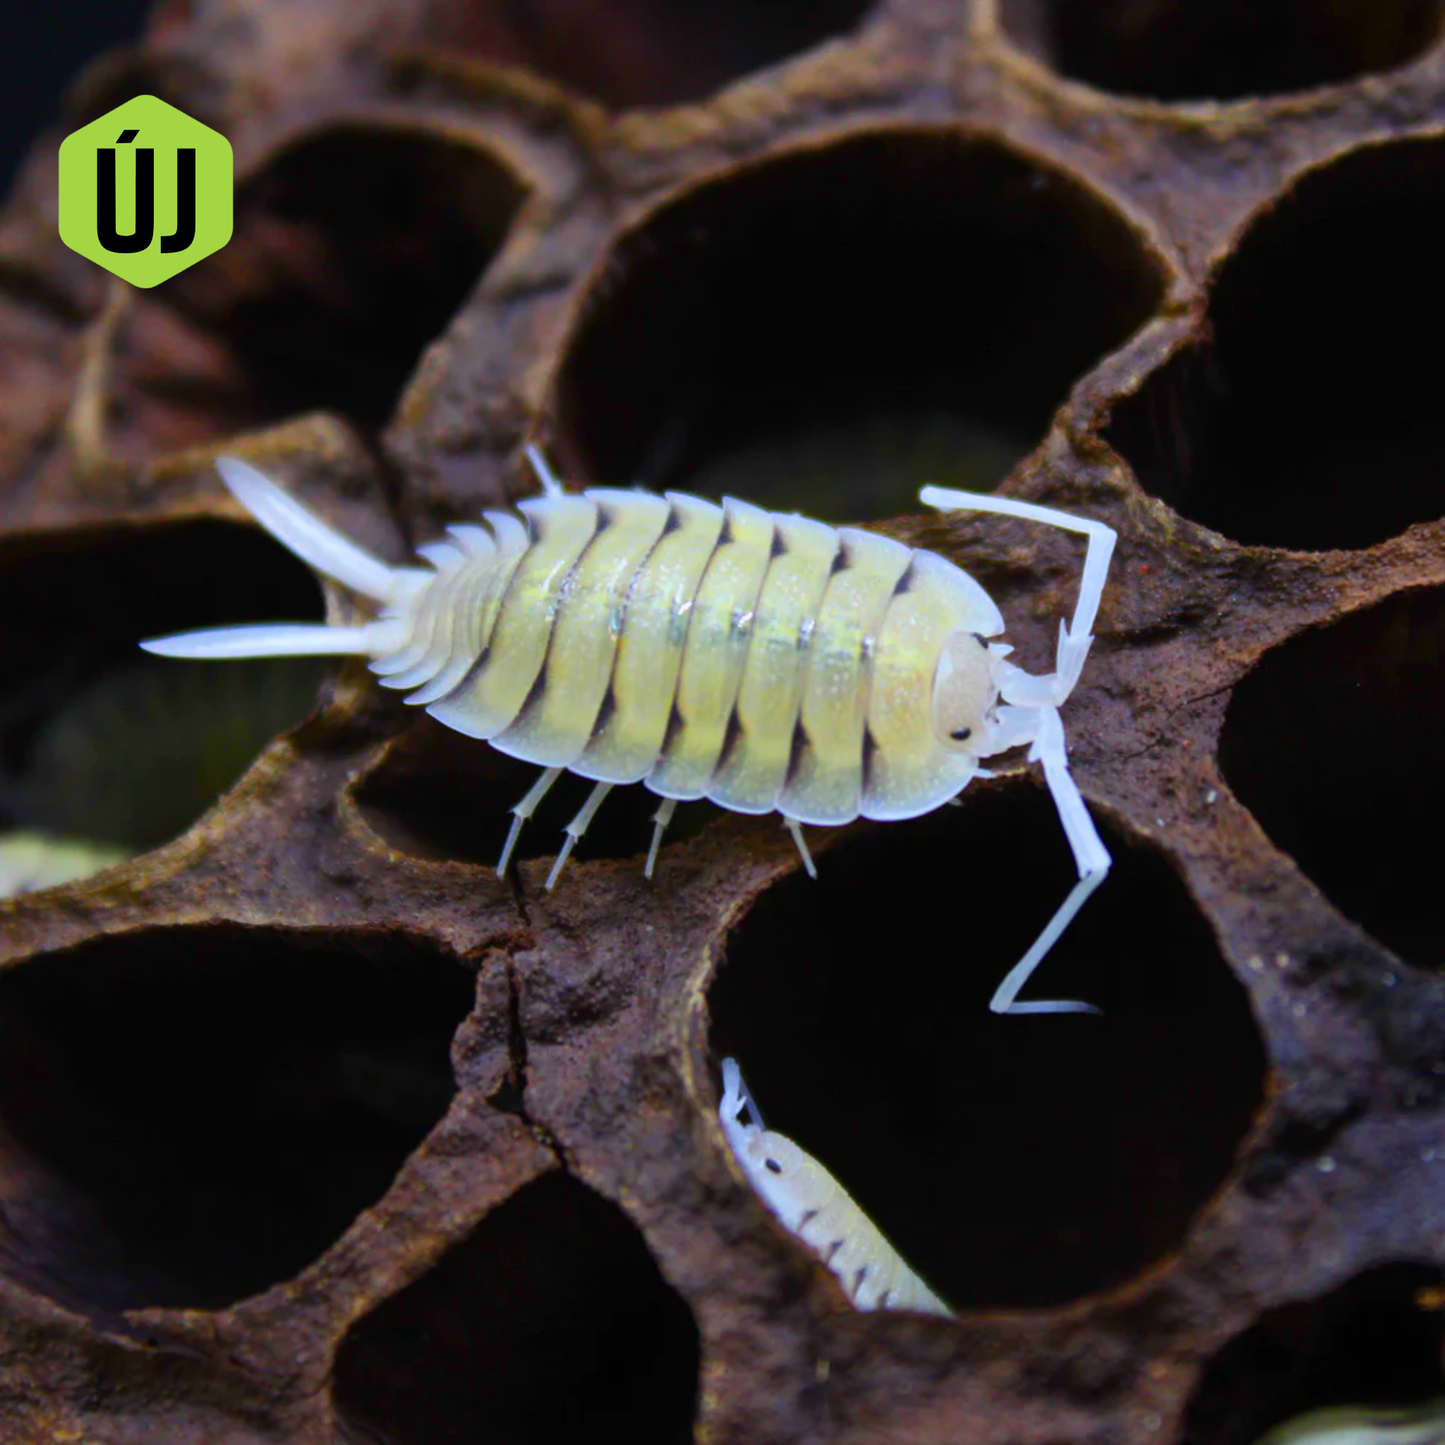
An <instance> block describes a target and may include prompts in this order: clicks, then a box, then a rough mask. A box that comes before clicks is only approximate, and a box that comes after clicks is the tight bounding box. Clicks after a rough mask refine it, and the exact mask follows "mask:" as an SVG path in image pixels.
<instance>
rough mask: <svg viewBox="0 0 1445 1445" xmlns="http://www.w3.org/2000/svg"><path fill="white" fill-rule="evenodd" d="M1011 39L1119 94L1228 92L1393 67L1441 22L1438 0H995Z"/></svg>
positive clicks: (1204, 96) (1218, 96) (1184, 96)
mask: <svg viewBox="0 0 1445 1445" xmlns="http://www.w3.org/2000/svg"><path fill="white" fill-rule="evenodd" d="M1002 14H1003V24H1004V28H1005V30H1006V31H1007V32H1008V34H1009V36H1010V38H1011V39H1012V40H1013V41H1014V43H1015V44H1016V45H1018V46H1019V47H1020V48H1022V49H1024V50H1027V51H1029V52H1030V53H1031V54H1033V55H1034V56H1036V57H1037V58H1038V59H1039V60H1041V61H1043V62H1044V64H1046V65H1049V66H1051V67H1052V68H1053V69H1054V70H1057V71H1058V72H1059V73H1060V74H1061V75H1066V76H1069V77H1070V78H1071V79H1074V80H1082V81H1086V82H1087V83H1088V84H1090V85H1096V86H1098V87H1099V88H1100V89H1101V90H1111V91H1114V92H1116V93H1118V94H1120V95H1139V96H1149V97H1151V98H1153V99H1156V100H1231V99H1234V98H1236V97H1238V96H1247V95H1268V94H1270V93H1272V92H1278V91H1291V90H1304V89H1307V88H1308V87H1310V86H1316V85H1330V84H1333V83H1335V82H1337V81H1343V80H1350V79H1352V78H1353V77H1355V76H1357V75H1370V74H1374V73H1375V72H1377V71H1382V70H1392V69H1394V68H1395V67H1396V66H1400V65H1404V64H1406V63H1407V62H1409V61H1411V60H1413V59H1414V58H1415V57H1416V56H1417V55H1419V54H1421V53H1422V52H1423V51H1424V50H1426V49H1427V48H1428V47H1429V45H1430V44H1431V42H1432V41H1433V40H1434V39H1435V37H1436V36H1437V35H1438V33H1439V30H1440V14H1441V6H1440V0H1002Z"/></svg>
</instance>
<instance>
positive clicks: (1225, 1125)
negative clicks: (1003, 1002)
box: [709, 788, 1265, 1309]
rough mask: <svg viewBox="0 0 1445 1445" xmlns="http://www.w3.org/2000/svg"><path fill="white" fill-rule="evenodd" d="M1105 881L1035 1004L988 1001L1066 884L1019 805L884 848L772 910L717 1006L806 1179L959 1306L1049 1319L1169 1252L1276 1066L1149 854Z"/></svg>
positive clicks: (757, 924)
mask: <svg viewBox="0 0 1445 1445" xmlns="http://www.w3.org/2000/svg"><path fill="white" fill-rule="evenodd" d="M1105 837H1106V840H1107V841H1108V842H1109V846H1110V847H1111V848H1112V849H1113V851H1114V854H1115V867H1114V871H1113V873H1112V874H1111V875H1110V876H1109V878H1108V879H1107V880H1106V881H1105V883H1104V884H1103V886H1102V887H1101V888H1100V889H1099V891H1098V893H1096V894H1095V896H1094V897H1093V899H1091V900H1090V902H1089V903H1088V905H1087V906H1086V907H1085V908H1084V910H1083V912H1082V913H1081V914H1080V916H1079V918H1078V920H1077V921H1076V922H1075V923H1074V925H1073V926H1072V927H1071V928H1070V930H1069V931H1068V933H1066V934H1065V936H1064V938H1063V940H1062V941H1061V942H1060V943H1059V944H1058V945H1057V946H1056V947H1055V948H1054V950H1053V951H1052V953H1051V954H1050V955H1049V957H1048V958H1047V959H1045V961H1044V963H1043V964H1042V966H1041V967H1040V969H1039V972H1038V974H1037V976H1036V981H1035V982H1034V983H1033V984H1032V985H1031V987H1030V988H1029V989H1027V990H1026V991H1025V997H1034V998H1040V997H1048V998H1082V999H1086V1000H1088V1001H1089V1002H1091V1003H1094V1004H1096V1005H1098V1006H1099V1007H1100V1008H1102V1009H1103V1010H1104V1016H1103V1017H1102V1018H1097V1017H1089V1016H1081V1015H1067V1016H1059V1015H1055V1016H1027V1017H1001V1016H999V1015H996V1014H992V1013H990V1012H989V1009H988V1001H989V998H990V997H991V995H992V994H993V991H994V989H995V988H996V987H997V985H998V982H999V980H1000V979H1001V978H1002V977H1003V975H1004V973H1005V972H1006V971H1007V970H1008V969H1009V968H1010V967H1011V966H1012V965H1013V964H1014V963H1015V962H1016V961H1017V959H1018V958H1019V957H1020V956H1021V955H1022V953H1023V951H1024V949H1025V948H1026V947H1027V946H1028V944H1029V942H1030V941H1031V940H1032V938H1033V937H1034V935H1035V934H1036V933H1037V931H1038V929H1039V928H1040V927H1041V926H1042V924H1043V922H1044V920H1045V919H1046V918H1047V917H1048V915H1049V913H1050V912H1051V911H1052V910H1053V909H1054V908H1055V907H1056V905H1057V904H1058V903H1059V901H1060V900H1061V899H1062V898H1063V896H1064V893H1065V891H1066V889H1067V888H1068V886H1069V884H1070V882H1071V881H1072V877H1071V874H1072V870H1071V868H1070V864H1069V855H1068V849H1067V847H1066V845H1065V843H1064V841H1063V838H1062V837H1061V836H1060V833H1059V827H1058V823H1057V820H1056V819H1055V816H1054V812H1053V808H1052V806H1051V805H1050V804H1049V803H1048V801H1047V799H1046V797H1045V796H1043V795H1042V794H1038V793H1034V792H1032V791H1027V790H1024V789H1021V788H1015V789H1011V790H1009V791H1008V792H1006V793H1003V794H995V795H991V796H984V795H978V796H975V797H972V798H967V801H966V804H965V807H964V808H963V809H962V810H960V811H958V812H954V811H952V810H950V809H944V810H942V811H941V812H940V813H936V814H933V815H931V816H930V817H928V818H926V819H922V820H919V821H917V822H912V823H905V824H892V825H884V826H881V827H877V828H875V829H873V830H871V831H870V832H868V833H867V834H865V835H863V836H862V837H860V838H858V839H857V840H856V841H853V842H850V843H848V844H846V845H844V846H841V847H839V848H836V849H834V850H832V851H831V852H829V853H828V854H827V855H826V856H824V857H822V858H820V859H819V871H820V878H819V881H818V882H816V883H814V882H811V881H810V880H809V879H807V878H806V877H804V876H802V875H801V874H800V875H795V876H793V877H791V878H789V879H788V880H786V881H785V882H783V883H781V884H779V885H778V886H777V887H775V888H773V889H772V890H771V891H770V892H768V893H767V894H765V895H764V896H763V897H762V898H761V899H760V900H759V901H758V903H757V904H756V905H755V906H754V907H753V909H752V910H751V911H750V912H749V914H748V915H747V917H746V919H745V920H744V921H743V923H742V924H741V926H740V927H738V929H737V930H736V931H735V932H734V933H733V935H732V937H731V939H730V940H729V943H728V948H727V960H726V962H725V964H724V965H723V967H722V969H721V972H720V974H719V976H718V979H717V981H716V983H715V984H714V985H713V987H712V989H711V992H710V995H709V1003H710V1007H711V1011H712V1019H713V1027H712V1045H713V1049H714V1052H715V1053H716V1054H717V1056H718V1057H723V1056H727V1055H732V1056H735V1057H736V1058H737V1059H738V1061H739V1063H740V1064H741V1066H742V1070H743V1077H744V1078H745V1079H746V1080H747V1082H748V1084H749V1087H750V1088H751V1089H752V1090H753V1091H754V1092H755V1094H756V1097H757V1101H758V1105H759V1107H760V1108H761V1110H762V1112H763V1117H764V1118H765V1119H766V1120H767V1123H768V1126H769V1127H770V1128H773V1129H776V1130H778V1132H780V1133H782V1134H785V1135H788V1136H789V1137H791V1138H792V1139H794V1140H795V1141H796V1142H797V1143H799V1144H800V1145H802V1147H803V1148H804V1149H806V1150H808V1152H809V1153H811V1154H813V1155H815V1156H816V1157H817V1158H819V1159H820V1160H821V1161H822V1163H823V1164H824V1165H826V1166H827V1168H829V1169H830V1170H831V1171H832V1172H833V1173H834V1174H835V1175H836V1176H837V1177H838V1178H839V1180H840V1181H841V1182H842V1183H843V1185H844V1187H845V1188H847V1189H848V1190H849V1191H850V1193H851V1194H852V1195H853V1197H854V1198H855V1199H856V1200H857V1201H858V1203H859V1204H860V1205H861V1206H862V1208H863V1209H864V1211H865V1212H866V1213H867V1214H868V1215H869V1216H870V1217H871V1218H872V1219H873V1220H874V1222H875V1223H877V1224H878V1226H879V1227H880V1228H881V1229H882V1230H883V1232H884V1234H885V1235H886V1236H887V1237H888V1238H889V1239H890V1240H891V1241H892V1242H893V1244H894V1245H895V1247H896V1248H897V1249H898V1251H899V1253H900V1254H901V1255H902V1256H903V1258H904V1259H905V1260H906V1261H907V1262H908V1263H909V1264H910V1265H911V1266H912V1267H913V1268H914V1269H916V1270H917V1271H918V1272H919V1273H920V1274H922V1275H923V1276H924V1278H925V1279H927V1280H928V1282H929V1283H930V1284H931V1285H932V1286H933V1287H934V1288H935V1289H936V1290H937V1291H938V1292H939V1293H940V1294H941V1295H942V1296H943V1297H944V1298H945V1299H946V1300H947V1301H948V1302H949V1303H950V1304H952V1305H953V1306H954V1307H955V1308H959V1309H969V1308H983V1307H996V1306H1036V1305H1050V1304H1057V1303H1060V1302H1062V1301H1066V1300H1071V1299H1075V1298H1077V1297H1079V1296H1081V1295H1085V1294H1088V1293H1090V1292H1093V1291H1097V1290H1101V1289H1104V1288H1107V1287H1109V1286H1111V1285H1116V1284H1119V1283H1121V1282H1122V1281H1124V1280H1126V1279H1128V1278H1129V1277H1131V1276H1133V1275H1135V1274H1137V1273H1138V1272H1139V1271H1140V1270H1142V1269H1144V1268H1145V1267H1146V1266H1148V1265H1150V1264H1152V1263H1154V1262H1156V1261H1158V1260H1159V1259H1161V1258H1162V1257H1163V1256H1165V1255H1167V1254H1168V1253H1169V1252H1170V1251H1171V1250H1173V1249H1175V1248H1177V1247H1178V1245H1179V1244H1180V1242H1181V1240H1182V1238H1183V1236H1184V1233H1185V1230H1186V1229H1187V1228H1188V1225H1189V1221H1190V1219H1191V1218H1192V1216H1193V1215H1194V1214H1195V1212H1196V1211H1197V1210H1198V1209H1199V1208H1200V1207H1201V1206H1202V1205H1203V1204H1204V1203H1205V1202H1206V1201H1207V1200H1208V1199H1209V1198H1210V1196H1211V1195H1212V1194H1213V1193H1214V1192H1215V1191H1216V1190H1217V1189H1218V1188H1220V1187H1221V1185H1222V1183H1223V1181H1224V1180H1225V1178H1226V1176H1227V1175H1228V1173H1229V1170H1230V1167H1231V1162H1232V1160H1233V1157H1234V1154H1235V1151H1236V1149H1237V1147H1238V1146H1239V1144H1240V1142H1241V1140H1242V1138H1243V1137H1244V1135H1245V1133H1246V1131H1247V1130H1248V1129H1249V1127H1250V1122H1251V1118H1252V1116H1253V1113H1254V1111H1255V1109H1256V1107H1257V1106H1258V1105H1259V1103H1260V1099H1261V1091H1262V1088H1263V1081H1264V1072H1265V1060H1264V1055H1263V1050H1262V1046H1261V1043H1260V1039H1259V1035H1258V1033H1257V1031H1256V1027H1255V1024H1254V1021H1253V1018H1252V1016H1251V1014H1250V1010H1249V1007H1248V1004H1247V1001H1246V998H1245V995H1244V992H1243V990H1242V989H1241V988H1240V986H1239V984H1238V983H1237V982H1236V981H1235V979H1234V978H1233V976H1232V975H1231V974H1230V972H1229V970H1228V968H1227V967H1226V965H1225V964H1224V962H1223V961H1222V960H1221V959H1220V957H1219V954H1218V952H1217V951H1216V948H1215V944H1214V941H1213V937H1212V935H1211V933H1210V931H1209V929H1208V927H1207V926H1206V924H1205V923H1204V921H1203V919H1202V918H1200V916H1199V915H1198V914H1197V913H1196V912H1195V911H1194V909H1193V907H1192V905H1191V904H1190V902H1189V899H1188V897H1187V895H1186V893H1185V891H1184V888H1183V886H1182V885H1181V884H1180V882H1179V881H1178V879H1177V878H1176V877H1175V876H1174V875H1173V873H1171V872H1170V870H1169V869H1168V867H1167V866H1166V865H1165V864H1164V863H1163V862H1162V861H1161V860H1160V859H1159V858H1157V857H1156V856H1155V855H1153V854H1152V853H1149V852H1146V851H1144V850H1142V849H1139V848H1133V847H1128V846H1126V845H1123V844H1122V843H1121V842H1120V840H1119V839H1118V838H1117V837H1110V835H1109V831H1108V830H1107V829H1106V830H1105Z"/></svg>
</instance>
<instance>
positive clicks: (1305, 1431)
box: [1258, 1397, 1445, 1445]
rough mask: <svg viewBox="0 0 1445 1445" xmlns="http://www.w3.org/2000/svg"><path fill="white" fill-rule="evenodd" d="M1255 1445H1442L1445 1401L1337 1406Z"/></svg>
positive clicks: (1288, 1425) (1291, 1423)
mask: <svg viewBox="0 0 1445 1445" xmlns="http://www.w3.org/2000/svg"><path fill="white" fill-rule="evenodd" d="M1258 1445H1445V1397H1442V1398H1439V1399H1435V1400H1430V1401H1428V1402H1426V1403H1425V1404H1421V1405H1411V1406H1409V1407H1407V1408H1405V1409H1390V1408H1389V1407H1388V1406H1375V1405H1336V1406H1334V1407H1332V1408H1330V1409H1327V1410H1312V1411H1311V1412H1310V1413H1309V1414H1308V1415H1300V1416H1297V1417H1296V1418H1295V1419H1293V1420H1286V1421H1285V1422H1284V1424H1282V1425H1276V1426H1275V1428H1274V1429H1273V1430H1271V1431H1270V1432H1269V1434H1267V1435H1264V1436H1262V1437H1261V1438H1260V1440H1259V1442H1258Z"/></svg>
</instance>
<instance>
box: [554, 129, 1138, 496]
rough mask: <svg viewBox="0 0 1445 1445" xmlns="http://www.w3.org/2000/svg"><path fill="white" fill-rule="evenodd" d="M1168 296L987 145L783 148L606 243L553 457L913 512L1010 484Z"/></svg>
mask: <svg viewBox="0 0 1445 1445" xmlns="http://www.w3.org/2000/svg"><path fill="white" fill-rule="evenodd" d="M1161 286H1162V280H1161V274H1160V272H1159V271H1158V270H1157V269H1156V267H1155V266H1154V264H1153V263H1151V261H1150V260H1149V258H1148V257H1147V256H1146V255H1145V253H1144V252H1143V251H1142V250H1141V247H1140V244H1139V242H1138V240H1137V238H1136V237H1135V235H1134V234H1133V233H1132V232H1131V231H1130V229H1129V228H1128V226H1127V225H1126V224H1125V223H1124V222H1123V221H1122V220H1121V219H1120V218H1119V217H1118V216H1117V215H1116V214H1115V213H1114V212H1112V211H1111V210H1109V209H1108V208H1106V207H1105V206H1104V204H1103V203H1102V202H1101V201H1100V200H1099V199H1098V198H1097V197H1096V196H1094V195H1093V194H1092V193H1091V192H1089V191H1087V190H1086V189H1085V188H1084V187H1082V186H1081V185H1079V184H1078V183H1076V182H1074V181H1072V180H1070V179H1068V178H1067V177H1065V176H1063V175H1061V174H1059V173H1057V172H1054V171H1052V170H1048V169H1045V168H1043V167H1042V166H1040V165H1038V164H1036V163H1034V162H1032V161H1030V160H1027V159H1025V158H1023V157H1022V156H1019V155H1016V154H1014V153H1013V152H1011V151H1008V150H1006V149H1004V148H1002V147H1000V146H997V145H995V144H992V143H988V142H983V141H971V140H968V139H967V138H963V137H960V136H958V135H956V134H947V135H944V134H938V133H933V132H928V131H923V130H898V131H890V132H887V133H881V134H880V133H875V134H870V135H866V136H863V137H860V138H854V139H850V140H847V141H843V142H840V143H838V144H836V145H832V146H829V147H827V148H824V149H816V150H809V151H802V152H796V153H793V154H790V155H787V156H784V157H782V158H780V159H774V160H769V161H766V162H763V163H761V164H757V165H753V166H750V167H747V168H743V169H739V170H737V171H734V172H732V173H730V174H729V175H727V176H726V177H724V178H723V179H721V180H716V181H712V182H709V183H707V184H704V185H702V186H700V187H698V188H697V189H695V190H693V191H690V192H689V193H687V194H686V195H685V196H683V197H682V198H681V199H680V200H676V201H673V202H671V203H669V204H667V205H665V206H664V207H663V208H662V209H660V210H658V211H656V212H654V213H653V214H652V215H651V216H650V217H649V218H647V219H646V220H645V221H643V222H642V223H641V224H640V225H639V226H638V227H637V228H636V229H635V230H633V231H632V232H630V233H629V234H628V235H627V236H625V237H624V238H623V239H622V241H621V242H620V243H619V244H618V246H617V248H616V250H615V252H614V253H613V255H612V256H611V258H610V259H609V261H608V263H607V265H606V268H605V270H604V271H603V272H602V274H601V276H600V278H599V279H598V282H597V284H596V286H595V287H594V289H593V292H592V294H591V297H590V300H589V301H588V303H587V305H586V307H585V309H584V312H583V315H582V319H581V320H580V322H579V324H578V328H577V331H576V334H575V336H574V337H573V340H572V342H571V345H570V348H569V352H568V355H567V358H566V360H565V362H564V365H563V369H562V371H561V374H560V376H559V378H558V382H557V393H556V406H555V415H556V417H557V425H558V433H557V437H556V440H557V444H558V449H559V452H560V453H561V455H562V457H563V459H564V460H565V461H567V462H568V463H570V464H573V465H571V468H570V469H571V470H572V471H573V472H574V474H575V473H580V474H583V475H586V476H590V477H595V478H598V479H601V480H605V481H608V482H615V483H621V482H641V483H643V484H645V485H647V486H652V487H659V488H660V487H663V486H668V487H678V488H681V489H684V490H687V491H693V492H699V493H702V494H703V495H707V496H720V495H722V494H723V493H724V492H733V493H735V494H736V495H738V496H741V497H745V498H747V499H748V500H750V501H754V502H757V503H759V504H761V505H764V506H771V507H777V508H779V509H784V510H789V511H791V510H795V509H796V510H801V511H803V512H805V513H807V514H809V515H813V516H817V517H821V518H823V519H824V520H826V521H833V522H837V521H857V520H865V519H869V518H881V517H887V516H891V515H897V514H898V513H900V512H910V511H917V510H918V509H919V504H918V488H919V486H920V485H921V484H923V483H925V482H938V483H942V484H946V485H952V486H963V487H973V488H976V489H984V490H986V489H988V488H990V487H992V486H994V485H995V484H996V483H997V482H999V481H1000V480H1002V478H1003V477H1004V476H1005V475H1007V473H1008V472H1009V470H1010V469H1011V468H1012V467H1013V465H1014V463H1015V462H1017V461H1018V460H1019V459H1020V458H1021V457H1023V456H1024V455H1025V454H1026V453H1027V452H1028V451H1029V450H1030V449H1031V448H1032V447H1033V446H1034V445H1035V443H1036V442H1037V441H1038V440H1039V438H1040V436H1041V434H1042V433H1043V431H1044V430H1045V428H1046V427H1047V426H1048V423H1049V419H1050V417H1051V416H1052V415H1053V412H1054V410H1055V408H1056V407H1058V405H1059V404H1060V403H1061V402H1062V401H1063V400H1064V398H1065V396H1066V395H1067V393H1068V390H1069V387H1070V385H1071V384H1072V383H1073V381H1074V380H1075V378H1076V377H1078V376H1079V374H1080V373H1081V372H1083V371H1084V370H1086V369H1087V368H1088V367H1089V366H1090V365H1091V364H1092V363H1093V362H1094V361H1096V360H1097V359H1098V358H1099V357H1101V356H1102V355H1104V354H1105V353H1106V352H1108V351H1110V350H1112V349H1114V348H1115V347H1117V346H1119V345H1120V344H1121V343H1122V342H1123V341H1124V340H1125V339H1126V338H1127V337H1128V336H1130V335H1131V334H1132V333H1133V332H1134V331H1135V330H1136V329H1137V328H1138V327H1139V326H1140V325H1141V324H1142V323H1143V322H1144V321H1145V320H1146V319H1147V318H1148V317H1149V315H1150V314H1151V312H1152V311H1153V309H1154V308H1155V306H1156V304H1157V303H1158V300H1159V297H1160V294H1161Z"/></svg>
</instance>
